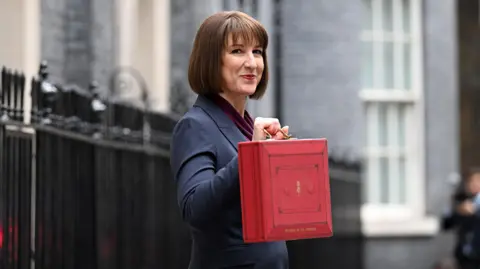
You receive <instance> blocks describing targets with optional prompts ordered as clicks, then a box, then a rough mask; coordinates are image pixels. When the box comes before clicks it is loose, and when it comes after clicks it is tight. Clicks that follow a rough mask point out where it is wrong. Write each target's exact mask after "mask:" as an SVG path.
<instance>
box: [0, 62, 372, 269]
mask: <svg viewBox="0 0 480 269" xmlns="http://www.w3.org/2000/svg"><path fill="white" fill-rule="evenodd" d="M1 79H2V80H1V89H0V95H1V99H0V100H1V103H0V105H1V106H0V195H1V196H0V268H6V269H10V268H30V265H31V264H33V265H34V266H35V269H42V268H92V269H94V268H105V269H109V268H112V269H113V268H115V269H117V268H167V269H185V268H187V267H188V263H189V256H190V234H189V231H188V229H187V227H186V225H185V224H184V223H183V222H182V221H181V218H180V216H179V213H178V207H177V200H176V191H175V187H174V186H173V179H172V175H171V172H170V165H169V142H170V135H171V132H172V129H173V127H174V125H175V122H176V120H175V118H174V117H173V116H171V115H167V114H162V113H156V112H152V111H150V110H148V109H146V107H147V106H141V107H135V106H132V105H128V104H122V103H119V102H115V101H111V100H108V99H107V98H102V97H101V96H100V94H99V93H98V90H97V89H98V87H97V86H98V85H96V84H95V83H91V85H90V88H89V89H88V90H83V89H80V88H78V87H74V86H69V87H67V86H64V85H55V84H52V83H50V82H49V79H48V72H47V65H46V64H45V63H42V64H41V66H40V69H39V73H38V76H37V77H35V78H33V79H30V80H27V79H26V78H25V77H24V76H23V75H22V74H21V73H16V72H12V71H11V70H7V69H3V70H2V77H1ZM27 83H28V85H29V88H30V89H31V94H30V95H29V97H31V110H28V111H27V110H26V107H27V106H25V105H24V104H26V102H24V100H27V99H28V98H25V97H26V95H25V92H26V87H25V86H26V85H27ZM27 104H28V102H27ZM27 113H28V114H27ZM28 118H30V120H28ZM342 159H343V158H340V157H339V158H331V160H330V168H331V169H332V173H331V187H332V207H333V221H334V231H335V236H334V237H333V238H330V239H318V240H300V241H294V242H289V243H288V247H289V253H290V260H291V268H292V269H296V268H301V269H308V268H325V269H337V268H351V269H360V268H362V266H363V261H362V259H363V239H362V236H361V223H360V214H359V212H360V211H359V210H360V202H361V199H360V193H361V192H360V177H359V175H360V173H359V170H360V167H359V166H358V164H356V163H352V164H346V163H345V161H342Z"/></svg>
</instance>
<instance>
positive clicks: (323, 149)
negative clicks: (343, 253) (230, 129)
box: [238, 139, 333, 243]
mask: <svg viewBox="0 0 480 269" xmlns="http://www.w3.org/2000/svg"><path fill="white" fill-rule="evenodd" d="M327 149H328V148H327V140H326V139H289V140H273V141H272V140H271V141H255V142H241V143H239V144H238V156H239V158H238V160H239V176H240V195H241V206H242V223H243V238H244V241H245V242H246V243H253V242H267V241H278V240H297V239H309V238H321V237H330V236H332V235H333V228H332V213H331V202H330V180H329V173H328V150H327Z"/></svg>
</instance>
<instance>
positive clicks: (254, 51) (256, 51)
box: [253, 50, 263, 54]
mask: <svg viewBox="0 0 480 269" xmlns="http://www.w3.org/2000/svg"><path fill="white" fill-rule="evenodd" d="M262 52H263V51H262V50H253V53H255V54H262Z"/></svg>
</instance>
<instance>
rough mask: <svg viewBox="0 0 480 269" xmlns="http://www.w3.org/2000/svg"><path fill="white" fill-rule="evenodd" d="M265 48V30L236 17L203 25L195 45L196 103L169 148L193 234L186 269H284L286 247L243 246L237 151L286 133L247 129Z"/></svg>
mask: <svg viewBox="0 0 480 269" xmlns="http://www.w3.org/2000/svg"><path fill="white" fill-rule="evenodd" d="M267 45H268V36H267V32H266V31H265V29H264V27H263V26H262V25H261V24H260V23H259V22H258V21H256V20H255V19H253V18H252V17H250V16H248V15H247V14H244V13H241V12H235V11H233V12H220V13H217V14H214V15H212V16H211V17H209V18H207V19H206V20H205V21H204V22H203V24H202V25H201V26H200V28H199V30H198V32H197V35H196V37H195V42H194V45H193V49H192V54H191V56H190V66H189V70H188V79H189V83H190V86H191V88H192V90H193V91H194V92H195V93H197V94H198V98H197V100H196V102H195V104H194V105H193V107H192V108H191V109H190V110H189V111H188V112H187V113H186V114H185V115H184V116H183V118H182V119H181V120H180V121H179V122H178V123H177V125H176V127H175V129H174V132H173V137H172V143H171V166H172V172H173V175H174V178H175V183H176V186H177V195H178V203H179V206H180V210H181V214H182V216H183V219H184V220H185V221H186V222H188V224H189V225H190V227H191V231H192V239H193V246H192V254H191V261H190V267H189V268H190V269H216V268H255V269H263V268H265V269H284V268H288V253H287V248H286V245H285V242H270V243H258V244H245V243H244V242H243V238H242V217H241V207H240V187H239V178H238V177H239V175H238V156H237V155H238V152H237V150H238V148H237V144H238V143H239V142H242V141H258V140H264V139H266V136H267V135H266V133H265V131H267V132H268V133H269V134H270V135H271V137H272V138H273V139H282V138H283V134H282V132H281V131H283V132H288V127H284V128H281V126H280V123H279V121H278V119H274V118H256V119H255V121H253V120H252V118H251V117H250V115H249V114H248V112H247V111H246V110H245V106H246V101H247V99H248V98H251V99H259V98H260V97H262V95H263V94H264V93H265V90H266V87H267V82H268V64H267V55H266V49H267Z"/></svg>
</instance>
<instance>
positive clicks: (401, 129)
mask: <svg viewBox="0 0 480 269" xmlns="http://www.w3.org/2000/svg"><path fill="white" fill-rule="evenodd" d="M397 120H398V141H397V143H396V146H398V147H399V148H404V147H405V135H406V134H405V132H406V128H405V125H406V123H407V105H405V104H399V105H398V118H397Z"/></svg>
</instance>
